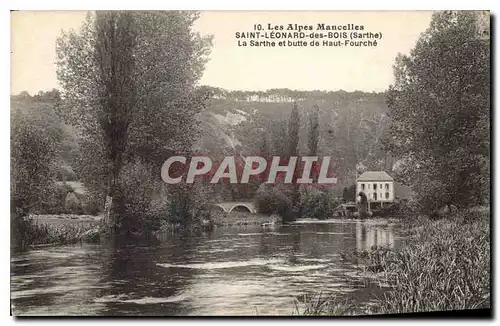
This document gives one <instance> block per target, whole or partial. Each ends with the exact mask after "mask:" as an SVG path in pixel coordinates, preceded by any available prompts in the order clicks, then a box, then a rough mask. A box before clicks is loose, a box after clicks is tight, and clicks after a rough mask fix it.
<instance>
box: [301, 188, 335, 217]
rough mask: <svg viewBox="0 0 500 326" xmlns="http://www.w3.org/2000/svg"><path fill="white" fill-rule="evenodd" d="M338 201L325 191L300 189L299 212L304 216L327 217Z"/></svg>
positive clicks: (330, 214) (331, 213)
mask: <svg viewBox="0 0 500 326" xmlns="http://www.w3.org/2000/svg"><path fill="white" fill-rule="evenodd" d="M338 204H339V203H338V202H337V201H336V200H335V199H334V197H333V196H332V195H331V194H330V193H328V192H325V191H321V190H318V189H302V190H301V192H300V213H301V217H304V218H315V219H321V220H324V219H327V218H330V217H331V216H332V215H333V210H334V209H335V208H336V207H337V205H338Z"/></svg>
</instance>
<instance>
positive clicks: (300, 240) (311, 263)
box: [11, 220, 402, 316]
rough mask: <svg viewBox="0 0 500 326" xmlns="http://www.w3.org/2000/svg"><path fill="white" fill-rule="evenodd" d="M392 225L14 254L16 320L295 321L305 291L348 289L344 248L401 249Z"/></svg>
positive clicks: (350, 272) (220, 232)
mask: <svg viewBox="0 0 500 326" xmlns="http://www.w3.org/2000/svg"><path fill="white" fill-rule="evenodd" d="M401 241H402V240H401V239H400V238H399V237H398V236H397V232H396V229H395V227H394V226H392V225H391V224H388V223H386V222H383V221H382V222H381V223H380V221H379V222H378V223H373V222H371V221H366V222H361V221H350V222H341V221H330V220H329V221H326V222H321V221H317V222H313V223H311V222H303V223H295V224H291V225H283V226H277V227H275V228H268V227H261V226H238V227H236V226H234V227H221V228H217V229H215V230H214V231H213V232H211V233H204V234H201V235H199V236H191V237H183V236H181V235H177V236H168V237H165V239H163V241H162V243H161V244H160V245H158V246H154V247H133V248H125V249H120V250H113V249H111V248H109V247H108V246H106V245H89V244H83V245H74V246H58V247H46V248H42V249H37V250H31V251H29V252H25V253H16V254H13V256H12V257H11V302H12V312H13V314H14V315H17V316H19V315H101V316H102V315H122V316H125V315H127V316H128V315H131V316H132V315H162V316H165V315H168V316H172V315H182V316H186V315H276V314H281V315H290V314H292V313H293V311H294V300H295V299H296V298H298V297H301V296H302V295H304V294H311V293H319V292H321V291H323V292H324V293H348V292H349V291H353V290H354V287H355V286H354V285H353V284H354V283H353V279H356V275H358V274H359V268H356V266H354V265H353V264H352V263H349V262H343V261H342V260H341V257H340V252H343V251H350V252H352V251H353V250H355V249H358V250H359V249H369V248H370V247H371V246H372V245H385V244H390V246H392V247H397V246H400V245H401Z"/></svg>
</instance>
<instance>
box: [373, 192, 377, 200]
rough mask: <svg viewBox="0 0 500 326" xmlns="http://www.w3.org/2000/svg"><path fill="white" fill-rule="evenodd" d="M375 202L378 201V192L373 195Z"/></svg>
mask: <svg viewBox="0 0 500 326" xmlns="http://www.w3.org/2000/svg"><path fill="white" fill-rule="evenodd" d="M373 200H377V193H376V192H374V193H373Z"/></svg>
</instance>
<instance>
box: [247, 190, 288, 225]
mask: <svg viewBox="0 0 500 326" xmlns="http://www.w3.org/2000/svg"><path fill="white" fill-rule="evenodd" d="M254 204H255V207H256V209H257V212H259V213H261V214H268V215H271V214H277V215H279V216H281V217H282V218H283V221H287V220H290V218H291V213H292V201H291V199H290V197H289V195H288V196H287V194H286V193H285V192H284V191H282V190H281V189H279V187H278V186H271V185H268V184H262V185H261V186H260V187H259V189H258V190H257V193H256V195H255V198H254Z"/></svg>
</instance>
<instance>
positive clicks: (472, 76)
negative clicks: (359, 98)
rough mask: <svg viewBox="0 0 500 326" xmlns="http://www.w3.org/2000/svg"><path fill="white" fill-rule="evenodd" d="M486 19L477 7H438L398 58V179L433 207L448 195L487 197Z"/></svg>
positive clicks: (394, 146) (393, 103)
mask: <svg viewBox="0 0 500 326" xmlns="http://www.w3.org/2000/svg"><path fill="white" fill-rule="evenodd" d="M486 17H488V16H486ZM486 19H488V20H487V21H486V25H485V24H484V22H485V21H484V18H483V17H482V16H481V14H478V13H477V12H466V11H460V12H439V13H435V14H434V15H433V17H432V21H431V24H430V27H429V28H428V29H427V31H426V32H425V33H423V34H422V36H421V37H420V39H419V40H418V42H417V44H416V46H415V48H414V49H413V50H412V51H411V54H410V55H399V56H398V57H397V58H396V64H395V66H394V76H395V82H394V84H393V85H392V86H391V87H390V89H389V91H388V94H387V100H388V105H389V107H390V117H391V118H392V125H391V129H390V141H389V146H388V149H389V150H390V151H391V152H392V153H393V154H394V155H395V156H396V157H398V158H400V159H401V162H403V164H402V169H401V173H400V178H401V179H402V180H403V181H404V182H405V183H406V184H408V185H411V186H412V188H413V190H414V191H415V192H416V195H417V198H418V199H419V202H420V203H421V204H422V205H423V207H426V208H428V209H432V208H433V206H436V205H440V204H442V203H443V201H453V202H455V203H459V204H461V205H476V204H480V203H481V202H483V201H484V200H485V199H486V198H487V196H488V189H489V145H490V139H489V123H490V122H489V121H490V117H489V112H490V42H489V38H488V32H489V18H486ZM485 26H487V27H486V29H485Z"/></svg>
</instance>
